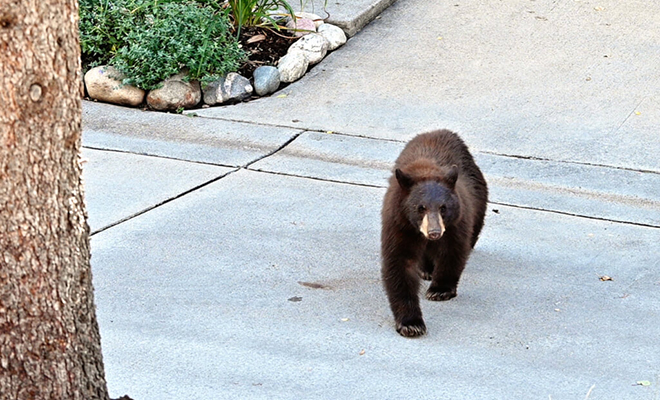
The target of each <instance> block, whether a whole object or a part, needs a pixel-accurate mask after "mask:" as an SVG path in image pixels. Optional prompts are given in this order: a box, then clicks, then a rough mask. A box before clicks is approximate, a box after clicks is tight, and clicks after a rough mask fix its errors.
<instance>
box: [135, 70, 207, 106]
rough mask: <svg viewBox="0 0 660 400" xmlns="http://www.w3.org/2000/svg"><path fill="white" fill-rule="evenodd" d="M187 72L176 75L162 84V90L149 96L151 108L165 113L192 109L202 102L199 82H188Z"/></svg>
mask: <svg viewBox="0 0 660 400" xmlns="http://www.w3.org/2000/svg"><path fill="white" fill-rule="evenodd" d="M185 76H186V73H185V72H182V73H180V74H177V75H174V76H172V77H169V78H167V79H165V80H164V81H163V82H162V86H161V88H160V89H155V90H152V91H150V92H149V94H148V95H147V104H149V107H151V108H153V109H155V110H160V111H165V110H171V111H173V110H177V109H179V108H191V107H194V106H196V105H197V104H198V103H199V102H200V100H202V90H201V88H200V86H199V82H198V81H190V82H186V81H185V80H183V78H184V77H185Z"/></svg>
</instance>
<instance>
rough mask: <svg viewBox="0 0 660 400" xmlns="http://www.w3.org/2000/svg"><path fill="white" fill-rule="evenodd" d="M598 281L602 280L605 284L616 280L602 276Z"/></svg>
mask: <svg viewBox="0 0 660 400" xmlns="http://www.w3.org/2000/svg"><path fill="white" fill-rule="evenodd" d="M598 279H600V280H601V281H603V282H605V281H613V280H614V279H612V278H611V277H609V276H607V275H603V276H601V277H600V278H598Z"/></svg>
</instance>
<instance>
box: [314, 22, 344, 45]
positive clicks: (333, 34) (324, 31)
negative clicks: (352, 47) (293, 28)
mask: <svg viewBox="0 0 660 400" xmlns="http://www.w3.org/2000/svg"><path fill="white" fill-rule="evenodd" d="M318 32H319V35H321V36H323V37H324V38H325V40H327V41H328V44H329V46H328V51H332V50H334V49H336V48H337V47H339V46H341V45H343V44H344V43H346V34H345V33H344V31H343V30H342V29H341V28H340V27H338V26H336V25H332V24H323V25H321V26H319V28H318Z"/></svg>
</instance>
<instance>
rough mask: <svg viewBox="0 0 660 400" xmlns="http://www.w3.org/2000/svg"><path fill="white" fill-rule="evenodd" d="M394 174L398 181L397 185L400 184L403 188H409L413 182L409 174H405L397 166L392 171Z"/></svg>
mask: <svg viewBox="0 0 660 400" xmlns="http://www.w3.org/2000/svg"><path fill="white" fill-rule="evenodd" d="M394 174H395V175H396V180H397V181H398V182H399V186H401V187H402V188H403V189H410V188H411V187H412V185H413V184H414V183H415V181H414V180H413V178H412V177H411V176H410V175H408V174H406V173H405V172H403V171H401V170H400V169H398V168H397V169H396V170H395V171H394Z"/></svg>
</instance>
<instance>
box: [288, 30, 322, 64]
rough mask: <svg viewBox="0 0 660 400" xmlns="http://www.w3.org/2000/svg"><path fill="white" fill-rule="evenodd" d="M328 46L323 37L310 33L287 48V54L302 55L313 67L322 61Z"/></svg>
mask: <svg viewBox="0 0 660 400" xmlns="http://www.w3.org/2000/svg"><path fill="white" fill-rule="evenodd" d="M323 25H325V24H323ZM323 25H321V26H323ZM328 45H329V44H328V41H327V40H326V39H325V38H324V37H323V36H321V35H319V34H317V33H311V34H309V35H305V36H303V37H301V38H300V39H298V40H297V41H296V42H295V43H294V44H292V45H291V47H289V51H288V52H287V53H288V54H290V53H302V54H304V55H305V57H306V58H307V61H309V63H310V64H311V65H314V64H316V63H318V62H319V61H321V60H323V57H325V55H326V54H327V53H328Z"/></svg>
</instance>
